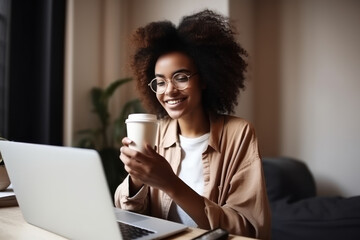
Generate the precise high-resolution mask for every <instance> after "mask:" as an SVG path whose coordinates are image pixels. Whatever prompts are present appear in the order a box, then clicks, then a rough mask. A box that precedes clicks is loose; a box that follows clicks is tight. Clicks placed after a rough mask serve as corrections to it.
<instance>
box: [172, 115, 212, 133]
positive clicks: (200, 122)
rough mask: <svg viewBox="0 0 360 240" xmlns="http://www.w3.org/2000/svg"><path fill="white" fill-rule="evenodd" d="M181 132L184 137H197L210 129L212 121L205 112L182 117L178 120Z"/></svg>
mask: <svg viewBox="0 0 360 240" xmlns="http://www.w3.org/2000/svg"><path fill="white" fill-rule="evenodd" d="M178 123H179V130H180V134H181V135H182V136H184V137H188V138H195V137H200V136H202V135H204V134H205V133H208V132H209V131H210V121H209V117H208V115H207V114H205V113H204V112H203V113H201V114H198V115H197V116H196V117H191V118H188V119H187V118H181V119H179V121H178Z"/></svg>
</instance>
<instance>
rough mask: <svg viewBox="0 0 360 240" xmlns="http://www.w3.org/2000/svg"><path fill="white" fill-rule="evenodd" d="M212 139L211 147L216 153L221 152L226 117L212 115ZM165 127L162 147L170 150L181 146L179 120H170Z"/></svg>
mask: <svg viewBox="0 0 360 240" xmlns="http://www.w3.org/2000/svg"><path fill="white" fill-rule="evenodd" d="M209 120H210V138H209V146H210V147H212V148H213V149H214V150H215V151H217V152H220V144H221V139H222V134H223V129H224V115H210V117H209ZM166 125H167V126H165V129H166V130H165V134H164V138H163V141H162V143H161V146H162V147H164V148H169V147H171V146H173V145H174V144H177V145H179V127H178V120H176V119H170V120H169V122H168V124H166Z"/></svg>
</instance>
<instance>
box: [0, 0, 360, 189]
mask: <svg viewBox="0 0 360 240" xmlns="http://www.w3.org/2000/svg"><path fill="white" fill-rule="evenodd" d="M205 8H208V9H212V10H215V11H217V12H219V13H222V14H224V15H226V16H229V17H230V19H231V20H232V21H233V23H234V25H235V26H236V27H237V30H238V34H237V38H238V41H239V42H240V43H241V44H242V46H243V47H244V48H245V49H246V50H247V51H248V53H249V58H248V62H249V69H248V73H247V88H246V90H245V92H242V93H241V95H240V96H239V105H238V106H237V108H236V113H235V115H237V116H240V117H243V118H245V119H247V120H249V121H250V122H252V123H253V124H254V126H255V129H256V132H257V136H258V140H259V146H260V151H261V154H262V156H264V157H274V156H288V157H293V158H297V159H299V160H302V161H304V162H306V164H307V165H308V166H309V168H310V170H311V171H312V173H313V174H314V177H315V180H316V183H317V188H318V193H319V194H320V195H343V196H353V195H359V194H360V188H359V186H358V182H360V174H358V170H359V169H360V159H359V156H360V126H359V123H360V107H359V104H360V79H359V76H360V44H359V43H360V28H359V24H360V1H357V0H291V1H288V0H195V1H194V0H182V1H175V0H67V1H66V0H29V1H20V0H12V1H10V0H0V21H1V22H0V51H1V52H0V135H2V136H4V137H6V138H8V139H10V140H17V141H26V142H38V143H46V144H54V145H66V146H74V145H75V144H76V142H77V141H78V134H77V132H78V131H79V130H81V129H83V128H91V127H94V126H96V124H98V119H97V118H96V116H95V115H94V113H93V112H92V105H91V99H90V90H91V89H92V88H93V87H95V86H97V87H106V86H108V85H109V84H110V83H112V82H113V81H114V80H116V79H119V78H125V77H131V74H130V71H129V68H128V54H129V51H128V50H129V42H128V38H129V36H130V35H131V32H132V31H133V30H134V29H136V28H137V27H139V26H142V25H144V24H146V23H148V22H150V21H157V20H165V19H167V20H170V21H172V22H174V23H175V24H178V22H179V21H180V19H181V17H182V16H184V15H189V14H192V13H194V12H197V11H199V10H203V9H205ZM136 98H137V95H136V92H135V90H134V83H133V82H130V83H128V84H126V85H123V86H122V87H121V88H119V90H117V91H116V92H115V93H114V96H113V98H112V99H111V101H110V103H109V104H110V105H109V108H110V112H111V115H112V116H116V115H117V114H118V113H119V111H120V110H121V109H122V107H123V106H124V104H125V103H126V102H127V101H129V100H131V99H136Z"/></svg>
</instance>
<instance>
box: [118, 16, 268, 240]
mask: <svg viewBox="0 0 360 240" xmlns="http://www.w3.org/2000/svg"><path fill="white" fill-rule="evenodd" d="M132 42H133V43H134V46H135V53H134V56H133V58H132V69H133V72H134V74H135V77H136V79H137V89H138V90H139V93H140V96H141V98H142V101H143V103H144V105H145V107H147V109H148V111H149V112H150V113H154V114H157V116H158V117H159V119H160V125H159V132H158V135H157V143H156V147H155V149H152V148H151V147H149V146H146V151H145V153H140V152H137V151H135V150H132V149H130V148H129V147H128V146H129V144H130V143H131V139H129V138H124V139H123V141H122V143H123V147H121V149H120V151H121V154H120V159H121V160H122V162H123V163H124V165H125V169H126V171H127V172H128V173H129V175H128V177H127V178H126V179H125V180H124V182H123V183H121V184H120V186H119V187H118V188H117V190H116V193H115V205H116V207H119V208H123V209H127V210H131V211H136V212H139V213H144V214H149V215H152V216H155V217H160V218H165V219H169V220H173V221H177V222H182V223H184V224H186V225H188V226H192V227H200V228H203V229H212V228H216V227H221V228H223V229H226V230H227V231H229V232H230V233H233V234H238V235H243V236H249V237H256V238H261V239H268V238H269V236H270V210H269V205H268V200H267V195H266V189H265V182H264V176H263V172H262V165H261V159H260V155H259V151H258V145H257V139H256V136H255V133H254V129H253V127H252V126H251V125H250V124H249V123H248V122H246V121H245V120H243V119H240V118H236V117H233V116H230V115H224V113H232V112H233V108H234V106H235V105H236V104H237V96H238V94H239V91H240V90H241V89H243V88H244V72H245V70H246V66H247V64H246V62H245V61H244V59H243V57H246V52H245V50H243V48H242V47H241V46H240V45H239V44H237V43H236V41H235V39H234V32H233V30H232V28H231V26H230V25H229V22H228V21H227V19H226V18H224V17H223V16H221V15H219V14H217V13H214V12H212V11H209V10H205V11H202V12H199V13H197V14H194V15H191V16H187V17H185V18H183V19H182V21H181V23H180V24H179V26H178V27H177V28H176V27H175V26H174V25H173V24H172V23H171V22H169V21H161V22H152V23H150V24H148V25H146V26H145V27H141V28H139V29H138V30H137V31H136V32H135V33H134V35H133V41H132Z"/></svg>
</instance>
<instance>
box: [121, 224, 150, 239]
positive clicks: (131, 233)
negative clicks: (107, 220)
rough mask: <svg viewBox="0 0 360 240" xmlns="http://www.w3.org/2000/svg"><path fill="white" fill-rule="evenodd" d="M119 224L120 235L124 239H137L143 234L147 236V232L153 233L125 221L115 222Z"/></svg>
mask: <svg viewBox="0 0 360 240" xmlns="http://www.w3.org/2000/svg"><path fill="white" fill-rule="evenodd" d="M117 223H118V224H119V226H120V230H121V235H122V236H123V239H124V240H131V239H137V238H140V237H143V236H147V235H149V234H153V233H154V232H153V231H150V230H147V229H143V228H140V227H135V226H132V225H129V224H126V223H122V222H117Z"/></svg>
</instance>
